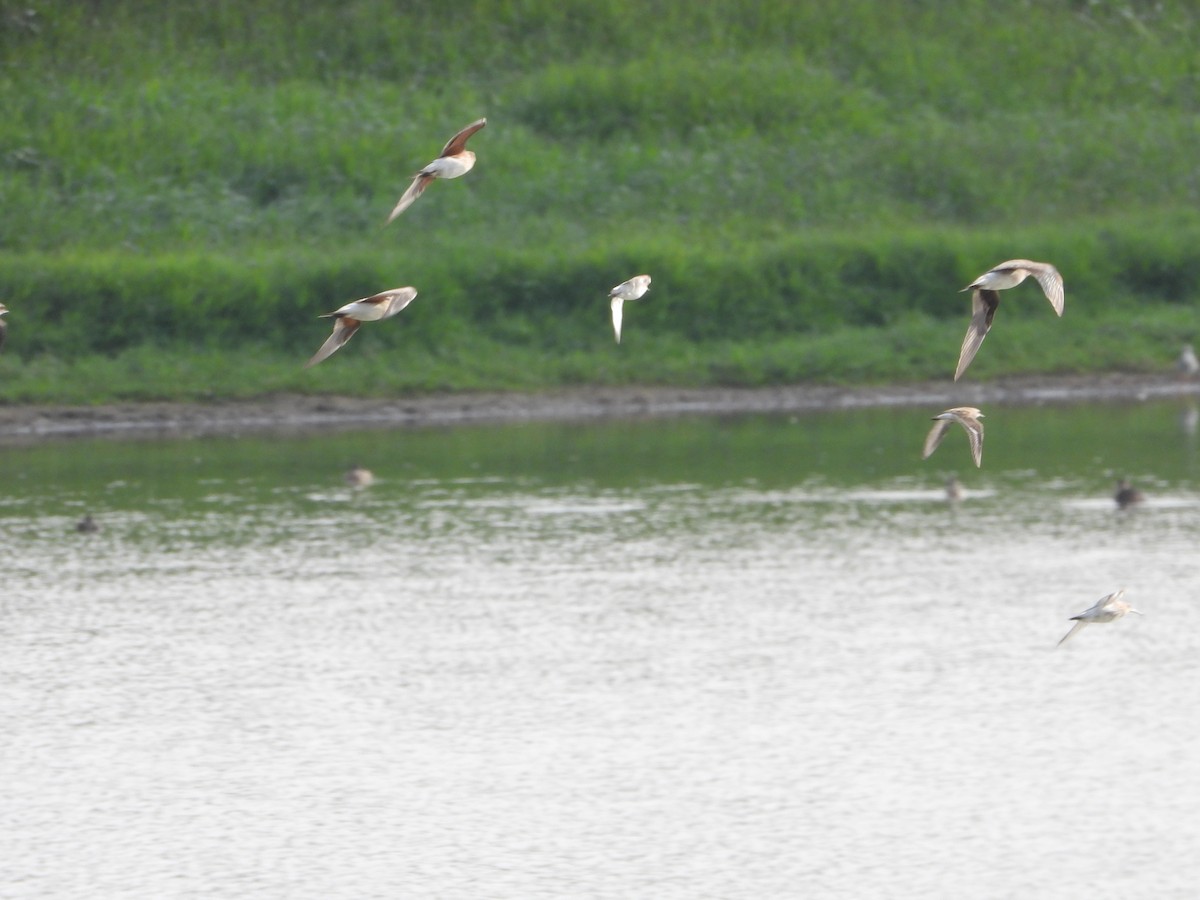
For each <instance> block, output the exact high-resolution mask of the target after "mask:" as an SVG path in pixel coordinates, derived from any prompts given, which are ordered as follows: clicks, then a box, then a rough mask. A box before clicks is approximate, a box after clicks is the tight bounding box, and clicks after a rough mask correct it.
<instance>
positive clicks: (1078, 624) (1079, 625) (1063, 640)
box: [1055, 621, 1087, 647]
mask: <svg viewBox="0 0 1200 900" xmlns="http://www.w3.org/2000/svg"><path fill="white" fill-rule="evenodd" d="M1086 624H1087V622H1083V621H1079V622H1076V623H1075V624H1074V625H1072V626H1071V630H1070V631H1068V632H1067V633H1066V634H1064V635H1063V636H1062V637H1060V638H1059V639H1058V644H1056V645H1055V646H1058V647H1061V646H1062V645H1063V644H1064V643H1066V641H1067V638H1069V637H1071V635H1073V634H1074V633H1075V632H1077V631H1078V630H1079V629H1080V628H1082V627H1083V626H1084V625H1086Z"/></svg>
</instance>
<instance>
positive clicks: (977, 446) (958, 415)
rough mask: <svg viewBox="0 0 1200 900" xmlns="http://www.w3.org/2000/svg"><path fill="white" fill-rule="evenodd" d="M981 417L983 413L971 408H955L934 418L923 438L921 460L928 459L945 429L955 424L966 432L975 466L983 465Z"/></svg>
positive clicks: (942, 436)
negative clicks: (923, 444)
mask: <svg viewBox="0 0 1200 900" xmlns="http://www.w3.org/2000/svg"><path fill="white" fill-rule="evenodd" d="M983 417H984V416H983V413H981V412H980V411H979V410H977V409H976V408H975V407H973V406H956V407H954V408H953V409H948V410H946V411H945V412H944V413H939V414H938V415H936V416H934V417H933V421H934V423H935V424H934V426H933V428H931V429H930V430H929V434H928V435H926V437H925V450H924V452H923V453H922V454H921V459H929V457H930V455H931V454H932V453H933V451H934V450H936V449H937V448H938V444H940V443H941V442H942V438H944V437H945V436H946V431H947V429H949V428H950V426H951V424H953V423H954V422H957V423H958V424H959V425H961V426H962V427H963V430H964V431H966V433H967V439H968V440H969V441H970V442H971V456H972V457H973V458H974V459H975V465H976V466H981V465H983V423H982V422H980V421H979V420H980V419H982V418H983Z"/></svg>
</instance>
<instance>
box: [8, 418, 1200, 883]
mask: <svg viewBox="0 0 1200 900" xmlns="http://www.w3.org/2000/svg"><path fill="white" fill-rule="evenodd" d="M937 411H938V410H929V411H924V410H911V409H907V410H865V411H855V412H846V413H829V414H821V415H811V416H808V415H806V416H798V417H794V418H784V417H769V416H748V417H729V418H683V419H663V420H654V421H626V422H607V423H590V424H552V425H551V424H528V425H519V426H505V427H472V428H455V429H429V430H405V431H383V430H380V431H358V432H346V433H339V434H329V435H317V436H308V437H283V436H280V437H260V436H254V437H239V438H221V439H203V440H179V441H142V442H127V441H116V440H100V441H70V442H50V443H46V444H42V445H37V446H6V447H3V448H2V449H0V458H2V459H3V465H4V471H5V473H6V476H7V478H6V488H7V490H6V492H5V496H4V498H3V502H2V503H0V540H3V544H4V547H5V576H4V579H3V591H2V592H0V643H2V647H3V653H0V847H3V848H4V851H5V852H4V854H3V857H4V860H5V862H4V864H3V865H0V894H3V895H4V896H13V897H47V898H49V897H62V896H86V897H89V898H91V897H97V898H125V897H130V898H132V897H145V896H156V897H169V896H196V895H200V894H211V895H215V896H237V897H246V898H259V897H261V898H270V897H279V896H289V897H305V898H307V897H312V898H317V897H320V898H331V897H333V898H360V897H364V896H385V897H407V896H412V897H426V896H437V897H447V898H470V900H474V898H477V897H480V896H487V897H497V898H529V897H562V896H571V897H597V898H614V900H615V898H621V900H625V898H629V897H655V898H681V900H682V898H693V897H698V896H721V897H746V898H756V900H758V898H790V897H796V896H889V897H929V896H971V897H1011V896H1038V897H1063V898H1073V897H1077V896H1079V893H1080V891H1081V890H1087V891H1088V893H1089V896H1096V897H1114V898H1115V897H1127V896H1155V897H1180V898H1182V897H1187V896H1190V894H1191V893H1192V892H1193V891H1194V885H1195V883H1196V881H1197V879H1198V878H1200V866H1198V865H1197V863H1196V862H1195V860H1194V854H1193V853H1192V852H1191V850H1192V845H1193V843H1194V840H1193V838H1194V835H1195V833H1196V828H1197V827H1198V825H1200V819H1198V817H1197V812H1196V810H1197V809H1200V756H1198V755H1197V754H1196V753H1195V747H1196V745H1197V741H1198V740H1200V731H1198V730H1197V726H1196V723H1195V716H1194V715H1193V714H1192V710H1193V707H1194V703H1193V698H1194V697H1195V695H1196V692H1197V691H1198V690H1200V663H1197V660H1200V637H1198V635H1200V608H1198V607H1197V606H1196V604H1195V602H1194V597H1195V590H1196V578H1195V548H1196V546H1197V541H1198V539H1200V483H1198V480H1197V474H1198V473H1197V469H1196V459H1195V449H1196V446H1195V443H1196V436H1195V432H1194V422H1195V419H1194V416H1193V415H1191V412H1192V411H1191V409H1190V408H1189V407H1181V406H1178V405H1175V404H1167V403H1153V404H1129V405H1123V406H1098V405H1096V406H1074V407H1061V408H1057V407H1056V408H1051V407H1044V408H1006V407H999V406H997V407H994V408H992V409H989V410H987V413H988V417H987V419H986V420H985V421H986V424H987V427H988V434H987V437H986V440H985V444H984V465H983V468H982V469H980V470H976V469H975V468H974V467H973V466H972V465H971V464H970V457H969V453H968V449H967V443H966V440H965V437H964V436H963V435H960V434H957V433H951V434H950V435H948V436H947V438H946V440H945V442H944V443H943V445H942V446H941V447H940V448H939V449H938V451H937V452H936V454H935V455H934V456H933V457H932V458H931V459H929V460H927V461H924V462H923V461H921V459H920V458H919V456H920V448H921V445H922V442H923V439H924V435H925V432H926V428H927V426H928V425H929V418H928V416H929V415H930V414H932V413H934V412H937ZM352 463H360V464H362V465H364V466H367V467H368V468H370V469H371V470H373V471H374V473H375V475H376V478H377V481H376V483H375V484H374V485H372V486H371V487H369V488H366V489H363V490H354V489H352V488H350V487H348V486H346V485H345V484H344V483H343V481H342V473H343V472H344V470H345V469H346V468H347V467H348V466H350V465H351V464H352ZM951 473H956V474H957V475H958V477H959V478H960V479H961V480H962V482H963V484H964V486H965V487H966V490H967V496H966V499H965V500H964V501H963V502H962V503H961V504H958V505H951V504H949V503H947V501H946V500H945V498H944V493H943V481H944V479H945V477H946V476H947V475H948V474H951ZM1122 475H1128V476H1130V477H1131V478H1133V479H1134V481H1135V483H1137V484H1138V485H1139V486H1140V487H1141V488H1142V489H1143V490H1144V491H1145V492H1146V494H1147V499H1146V502H1145V503H1144V504H1142V505H1141V506H1140V507H1138V508H1136V509H1133V510H1130V511H1127V512H1124V513H1118V511H1117V510H1116V508H1115V504H1114V502H1113V500H1112V491H1113V482H1114V480H1115V479H1116V478H1117V477H1120V476H1122ZM85 511H90V512H91V513H93V514H94V515H95V517H96V520H97V521H98V522H99V524H100V530H99V531H98V532H97V533H95V534H77V533H75V531H74V528H73V526H74V522H75V521H76V520H77V519H78V518H79V516H80V515H82V514H83V513H84V512H85ZM1119 587H1126V588H1128V592H1129V593H1128V599H1129V600H1131V601H1132V602H1133V603H1134V605H1135V606H1136V607H1137V608H1138V609H1140V610H1142V611H1143V612H1144V613H1145V616H1144V618H1139V617H1136V616H1130V617H1128V618H1127V619H1123V620H1119V621H1116V622H1113V623H1110V624H1105V625H1095V626H1091V627H1089V628H1087V629H1084V631H1083V632H1082V633H1081V634H1079V635H1078V636H1076V637H1075V638H1074V639H1073V640H1072V642H1071V643H1070V644H1067V645H1064V646H1063V647H1061V648H1057V647H1056V646H1055V645H1056V642H1057V641H1058V639H1059V638H1060V637H1061V636H1062V635H1063V634H1064V633H1065V632H1066V631H1067V629H1068V628H1069V627H1070V622H1069V621H1068V619H1069V617H1070V616H1072V615H1075V614H1077V613H1079V612H1081V611H1082V610H1084V609H1086V608H1087V607H1089V606H1090V605H1092V603H1094V602H1095V601H1096V600H1097V599H1099V598H1100V597H1101V596H1102V595H1104V594H1106V593H1109V592H1111V591H1114V590H1116V589H1117V588H1119ZM1114 835H1119V837H1120V844H1121V846H1122V847H1123V851H1124V852H1122V853H1111V854H1100V855H1098V854H1095V853H1092V852H1081V848H1082V849H1083V850H1085V851H1086V848H1091V847H1097V846H1108V842H1110V841H1112V840H1113V836H1114Z"/></svg>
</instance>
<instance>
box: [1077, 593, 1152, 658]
mask: <svg viewBox="0 0 1200 900" xmlns="http://www.w3.org/2000/svg"><path fill="white" fill-rule="evenodd" d="M1124 596H1125V588H1121V589H1120V590H1119V591H1117V592H1116V593H1115V594H1109V595H1108V596H1107V597H1101V598H1100V599H1099V600H1097V601H1096V604H1095V606H1093V607H1092V608H1091V609H1088V610H1084V611H1083V612H1081V613H1080V614H1079V615H1077V616H1071V619H1072V621H1074V623H1075V624H1074V625H1072V626H1071V630H1070V631H1068V632H1067V633H1066V634H1064V635H1063V636H1062V638H1061V639H1060V640H1059V642H1058V646H1060V647H1061V646H1062V644H1063V642H1064V641H1066V640H1067V638H1069V637H1070V636H1071V635H1073V634H1074V633H1075V632H1077V631H1078V630H1079V629H1080V628H1082V627H1083V626H1084V625H1090V624H1092V623H1093V622H1111V621H1112V620H1113V619H1119V618H1121V617H1122V616H1124V615H1125V614H1126V613H1137V614H1138V615H1139V616H1140V615H1141V613H1140V612H1138V611H1137V610H1136V609H1134V608H1133V607H1132V606H1130V605H1129V604H1128V603H1126V602H1125V601H1124V600H1122V599H1121V598H1122V597H1124Z"/></svg>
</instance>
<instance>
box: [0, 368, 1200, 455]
mask: <svg viewBox="0 0 1200 900" xmlns="http://www.w3.org/2000/svg"><path fill="white" fill-rule="evenodd" d="M1197 396H1200V381H1195V380H1183V379H1181V378H1179V377H1178V376H1176V375H1173V374H1171V375H1106V376H1094V375H1090V376H1052V377H1037V378H1013V379H1005V380H1000V381H995V382H989V383H986V384H975V383H970V384H953V383H947V382H930V383H918V384H902V385H883V386H879V385H876V386H867V387H831V386H824V385H787V386H780V387H767V388H746V389H736V388H669V387H618V388H609V387H578V388H569V389H559V390H553V391H545V392H539V393H463V394H435V395H425V396H416V397H400V398H359V397H312V396H303V395H279V396H270V397H264V398H260V399H255V400H245V401H242V400H230V401H225V402H219V403H174V402H173V403H118V404H109V405H103V406H44V405H27V406H24V405H14V406H0V442H2V443H14V442H15V443H24V442H29V441H39V440H53V439H70V438H78V437H113V438H129V439H145V438H157V437H182V436H191V435H221V434H243V433H270V432H279V433H293V434H294V433H306V432H319V431H329V430H346V429H362V428H420V427H436V426H454V425H473V424H495V423H506V422H514V423H515V422H534V421H588V420H598V419H617V418H653V417H667V416H681V415H734V414H739V413H792V414H803V413H807V412H817V411H823V410H837V409H856V408H868V407H906V406H912V407H926V408H928V409H930V410H933V411H938V410H942V409H945V408H947V407H949V406H964V405H967V406H979V407H986V406H988V405H989V404H991V405H996V404H1007V405H1044V404H1071V403H1082V402H1088V401H1108V402H1140V401H1143V400H1152V399H1168V398H1172V397H1178V398H1193V399H1194V398H1196V397H1197Z"/></svg>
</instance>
